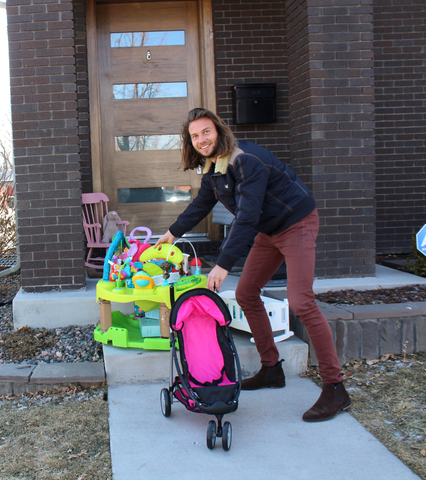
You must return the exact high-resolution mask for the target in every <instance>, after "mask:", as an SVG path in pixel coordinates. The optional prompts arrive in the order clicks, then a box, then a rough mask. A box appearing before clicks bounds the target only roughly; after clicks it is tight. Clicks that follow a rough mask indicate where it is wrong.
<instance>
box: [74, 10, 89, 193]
mask: <svg viewBox="0 0 426 480" xmlns="http://www.w3.org/2000/svg"><path fill="white" fill-rule="evenodd" d="M73 6H74V12H73V13H74V41H75V71H76V85H77V118H78V136H79V140H80V165H81V185H82V191H83V193H92V192H93V187H92V157H91V146H90V117H89V74H88V67H87V37H86V2H85V0H74V1H73Z"/></svg>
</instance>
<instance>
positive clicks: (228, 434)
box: [222, 422, 232, 452]
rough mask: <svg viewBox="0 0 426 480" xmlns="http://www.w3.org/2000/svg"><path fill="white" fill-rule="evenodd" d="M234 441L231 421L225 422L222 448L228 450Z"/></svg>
mask: <svg viewBox="0 0 426 480" xmlns="http://www.w3.org/2000/svg"><path fill="white" fill-rule="evenodd" d="M231 443H232V426H231V424H230V423H229V422H225V423H224V424H223V432H222V448H223V449H224V450H225V452H227V451H228V450H229V449H230V448H231Z"/></svg>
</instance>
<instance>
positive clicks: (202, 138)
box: [188, 118, 218, 160]
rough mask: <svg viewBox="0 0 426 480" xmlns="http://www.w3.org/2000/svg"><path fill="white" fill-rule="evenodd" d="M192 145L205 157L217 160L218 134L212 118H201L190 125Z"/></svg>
mask: <svg viewBox="0 0 426 480" xmlns="http://www.w3.org/2000/svg"><path fill="white" fill-rule="evenodd" d="M188 131H189V134H190V135H191V141H192V145H193V147H194V148H195V150H197V152H198V153H200V154H201V155H202V156H203V157H206V158H210V159H212V160H215V159H216V158H215V157H216V156H217V155H216V152H217V137H218V133H217V130H216V127H215V124H214V123H213V122H212V121H211V120H210V118H199V119H198V120H194V121H193V122H191V123H190V124H189V128H188Z"/></svg>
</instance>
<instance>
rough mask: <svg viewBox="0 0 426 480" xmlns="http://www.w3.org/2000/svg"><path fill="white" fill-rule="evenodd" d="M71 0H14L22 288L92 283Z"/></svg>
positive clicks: (11, 30)
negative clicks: (83, 209) (88, 273)
mask: <svg viewBox="0 0 426 480" xmlns="http://www.w3.org/2000/svg"><path fill="white" fill-rule="evenodd" d="M72 10H73V5H72V2H67V1H59V0H46V2H43V1H40V0H8V1H7V15H8V31H9V42H10V68H11V95H12V122H13V138H14V157H15V172H16V198H17V214H18V227H19V244H20V250H21V276H22V286H23V289H24V290H25V291H27V292H42V291H49V290H69V289H77V288H81V287H84V286H85V272H84V260H83V233H82V230H83V229H82V220H81V181H80V156H79V153H78V152H79V138H78V128H77V127H78V125H77V98H76V72H75V45H74V34H75V32H74V23H73V11H72Z"/></svg>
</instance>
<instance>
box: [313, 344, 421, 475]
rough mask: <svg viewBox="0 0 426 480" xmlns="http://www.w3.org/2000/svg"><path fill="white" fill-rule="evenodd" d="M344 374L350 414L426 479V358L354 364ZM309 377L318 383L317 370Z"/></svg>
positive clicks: (392, 357)
mask: <svg viewBox="0 0 426 480" xmlns="http://www.w3.org/2000/svg"><path fill="white" fill-rule="evenodd" d="M343 372H344V374H345V386H346V388H347V390H348V392H349V394H350V396H351V399H352V406H351V408H350V409H349V410H348V411H349V412H350V413H351V414H352V415H353V416H354V417H355V418H356V419H357V420H358V421H359V422H360V423H361V424H362V425H363V426H364V427H365V428H366V429H367V430H368V431H369V432H370V433H371V434H372V435H374V436H375V437H376V438H377V439H378V440H379V441H380V442H382V443H383V445H385V446H386V447H387V448H388V449H389V450H390V451H391V452H392V453H393V454H394V455H396V456H397V457H398V458H399V459H400V460H402V462H404V463H405V464H406V465H407V466H408V467H409V468H411V470H413V472H414V473H416V474H417V475H418V476H419V477H420V478H422V479H423V480H426V390H425V387H424V386H425V384H426V354H425V353H421V354H414V355H408V356H405V355H399V356H396V355H386V356H384V357H382V358H381V359H380V360H369V361H363V362H352V363H349V364H346V365H344V367H343ZM306 376H308V377H310V378H312V379H313V380H314V381H316V382H319V375H318V373H317V371H316V370H314V369H310V370H308V372H307V374H306Z"/></svg>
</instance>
